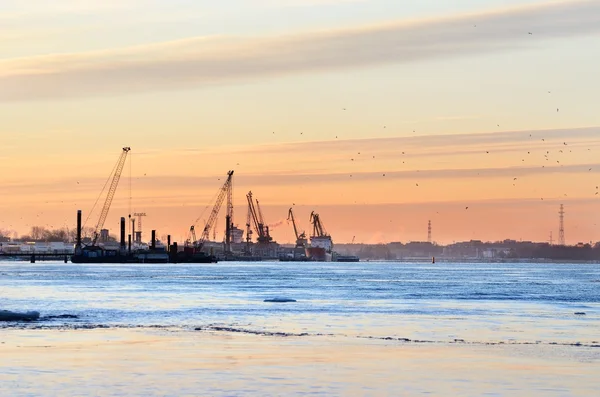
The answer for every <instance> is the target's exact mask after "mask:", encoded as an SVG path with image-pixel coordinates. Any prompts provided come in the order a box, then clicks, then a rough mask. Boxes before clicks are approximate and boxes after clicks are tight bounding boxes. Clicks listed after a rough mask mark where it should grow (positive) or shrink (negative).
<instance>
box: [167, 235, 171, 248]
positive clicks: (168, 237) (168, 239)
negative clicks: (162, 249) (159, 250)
mask: <svg viewBox="0 0 600 397" xmlns="http://www.w3.org/2000/svg"><path fill="white" fill-rule="evenodd" d="M169 251H171V235H170V234H168V235H167V252H169Z"/></svg>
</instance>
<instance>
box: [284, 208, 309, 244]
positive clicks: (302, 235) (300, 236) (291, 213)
mask: <svg viewBox="0 0 600 397" xmlns="http://www.w3.org/2000/svg"><path fill="white" fill-rule="evenodd" d="M287 220H288V222H289V221H290V220H291V221H292V225H293V226H294V234H295V235H296V240H302V239H306V233H305V232H301V233H298V228H297V226H296V218H294V211H293V210H292V209H291V208H290V210H289V211H288V218H287Z"/></svg>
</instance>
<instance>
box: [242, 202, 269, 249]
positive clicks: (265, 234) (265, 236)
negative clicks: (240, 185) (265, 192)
mask: <svg viewBox="0 0 600 397" xmlns="http://www.w3.org/2000/svg"><path fill="white" fill-rule="evenodd" d="M246 199H247V200H248V214H249V217H250V218H251V219H252V222H253V225H254V230H255V231H256V234H258V237H257V238H258V242H259V243H269V242H271V241H272V240H273V239H272V238H271V236H270V235H269V227H268V226H265V223H264V218H263V216H262V211H261V210H260V204H259V203H258V200H256V206H255V205H254V200H253V199H252V192H248V194H247V195H246ZM248 223H250V222H248Z"/></svg>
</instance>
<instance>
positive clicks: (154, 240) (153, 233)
mask: <svg viewBox="0 0 600 397" xmlns="http://www.w3.org/2000/svg"><path fill="white" fill-rule="evenodd" d="M150 248H152V249H155V248H156V230H152V245H151V246H150Z"/></svg>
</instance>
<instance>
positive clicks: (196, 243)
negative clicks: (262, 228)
mask: <svg viewBox="0 0 600 397" xmlns="http://www.w3.org/2000/svg"><path fill="white" fill-rule="evenodd" d="M232 178H233V171H229V172H228V173H227V180H226V181H225V183H224V184H223V186H222V187H221V189H220V191H219V195H218V197H217V200H216V201H215V205H214V206H213V209H212V211H211V213H210V216H209V218H208V221H206V224H205V225H204V230H203V231H202V235H201V236H200V240H196V237H195V236H196V231H195V225H192V226H191V227H190V233H191V235H192V238H193V240H192V242H193V244H194V246H195V247H196V248H197V249H198V250H201V249H202V246H203V245H204V242H205V241H206V240H208V239H209V237H210V231H211V230H212V228H213V226H214V224H215V220H216V219H217V216H218V215H219V210H220V209H221V206H222V205H223V200H224V199H225V195H226V194H227V192H228V191H229V189H230V187H231V181H232ZM198 220H199V219H198ZM198 220H196V222H195V223H198Z"/></svg>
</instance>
